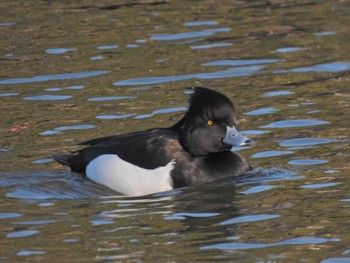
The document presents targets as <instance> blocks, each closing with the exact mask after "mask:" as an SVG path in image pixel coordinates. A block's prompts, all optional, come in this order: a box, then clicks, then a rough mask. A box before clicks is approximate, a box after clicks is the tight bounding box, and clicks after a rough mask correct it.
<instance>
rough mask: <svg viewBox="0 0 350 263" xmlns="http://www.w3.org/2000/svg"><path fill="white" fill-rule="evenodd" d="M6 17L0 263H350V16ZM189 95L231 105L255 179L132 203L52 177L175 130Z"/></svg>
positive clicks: (22, 13)
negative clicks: (107, 147) (85, 159)
mask: <svg viewBox="0 0 350 263" xmlns="http://www.w3.org/2000/svg"><path fill="white" fill-rule="evenodd" d="M0 6H1V8H2V9H3V10H7V12H3V14H2V15H3V17H2V21H1V22H0V27H1V32H0V34H1V38H0V42H1V46H2V47H3V51H2V53H1V54H0V55H1V56H2V57H1V59H0V63H1V65H2V72H1V76H0V85H1V92H0V108H1V112H2V119H1V120H2V122H1V123H2V125H1V128H0V133H1V138H2V141H1V146H0V159H1V160H0V168H1V172H0V198H1V206H0V207H1V208H0V221H1V233H2V238H1V239H0V246H1V251H2V252H1V255H0V260H3V261H6V262H18V261H21V260H23V261H31V262H55V261H57V258H60V259H61V261H62V262H66V261H69V262H83V261H86V262H91V261H98V262H112V261H113V262H119V261H122V262H134V261H135V262H141V261H142V262H158V261H161V262H212V261H219V262H229V261H232V262H282V261H286V262H287V261H288V262H299V261H300V259H302V260H303V261H305V262H327V263H328V262H348V261H349V258H348V257H347V255H349V253H350V252H349V249H348V244H349V242H350V239H349V237H348V234H347V233H348V232H349V231H350V229H349V224H348V218H349V209H348V208H349V202H350V195H349V191H348V189H349V184H350V181H349V179H348V174H349V165H348V163H349V147H348V146H349V142H350V139H349V132H348V131H349V121H348V116H349V114H350V112H349V109H350V107H349V96H350V94H349V77H348V73H349V70H350V62H349V61H350V57H349V52H348V44H349V43H348V42H349V41H348V40H349V30H348V25H349V23H350V20H349V19H350V18H349V15H348V14H349V11H350V6H349V4H348V3H347V2H346V1H313V2H311V1H304V2H303V3H301V2H300V3H293V4H291V3H290V2H288V1H267V2H266V3H265V2H261V1H260V2H256V1H254V2H251V1H241V2H238V1H226V2H225V1H219V2H217V1H216V2H213V1H206V0H205V1H199V2H196V1H191V2H189V1H187V2H184V1H163V0H159V1H158V0H157V1H138V2H137V3H136V2H135V3H127V1H126V2H125V3H119V2H118V1H114V3H112V4H111V3H110V4H108V3H97V2H96V1H95V2H94V1H90V0H82V1H75V2H74V1H33V2H32V3H31V4H30V5H23V4H22V3H20V2H19V1H17V0H13V1H3V2H2V3H1V4H0ZM266 14H268V15H266ZM286 18H288V19H286ZM281 21H283V23H281ZM188 86H209V87H211V88H213V89H215V90H218V91H221V92H223V93H225V94H227V96H228V97H230V98H231V99H232V100H233V102H234V104H235V107H236V109H237V124H238V128H239V129H240V130H242V133H244V134H247V135H249V136H252V137H254V139H255V140H256V142H257V145H256V146H255V147H236V148H232V150H233V151H237V152H239V153H240V154H242V155H243V156H245V157H246V158H247V159H248V160H249V161H250V162H251V164H252V166H253V170H252V171H250V172H249V173H247V174H245V175H242V176H239V177H237V178H227V179H225V180H223V181H220V182H213V183H211V184H208V185H202V186H198V187H188V188H181V189H175V190H174V191H170V192H165V193H158V194H155V195H151V196H144V197H137V198H136V197H126V196H121V195H119V194H118V193H116V192H114V191H112V190H110V189H107V188H105V187H103V186H101V185H96V184H95V183H93V182H91V181H89V180H87V179H85V178H83V177H81V176H80V175H77V174H72V173H70V172H69V171H68V170H65V168H62V167H61V166H60V165H58V164H57V163H55V162H53V160H52V157H51V153H52V152H56V151H64V152H69V151H75V150H78V149H79V147H78V146H76V144H77V143H79V142H81V141H84V140H88V139H92V138H96V137H99V136H108V135H111V134H121V133H127V132H132V131H136V130H143V129H148V128H152V127H169V126H170V125H172V124H174V123H176V122H177V121H178V120H179V119H180V118H181V117H182V116H183V114H184V112H185V111H186V109H187V100H188V97H189V90H186V89H184V88H185V87H188ZM311 114H312V115H311ZM45 135H50V136H45ZM314 252H317V253H314Z"/></svg>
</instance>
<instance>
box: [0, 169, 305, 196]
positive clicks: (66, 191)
mask: <svg viewBox="0 0 350 263" xmlns="http://www.w3.org/2000/svg"><path fill="white" fill-rule="evenodd" d="M300 178H304V177H303V176H300V175H297V174H296V172H294V171H289V170H285V169H280V168H271V169H263V168H257V169H254V170H252V171H250V172H249V173H247V174H244V175H241V176H239V177H236V178H229V179H226V180H225V182H228V184H231V185H232V186H236V187H238V188H239V187H241V186H246V185H255V186H256V185H259V186H263V185H264V184H266V183H268V182H274V181H284V180H296V179H300ZM208 186H209V187H215V188H216V187H218V188H220V187H225V186H224V185H223V184H222V183H218V182H212V183H210V184H209V185H208ZM196 188H197V187H190V188H187V189H186V192H188V191H195V189H196ZM176 190H178V189H175V190H174V191H172V192H171V193H173V194H179V193H181V191H176ZM171 193H158V194H155V195H156V196H166V195H169V194H170V195H173V194H171ZM0 194H1V195H4V196H6V197H12V198H19V199H23V200H26V201H35V200H38V201H42V200H52V199H56V200H61V199H85V198H95V197H104V196H114V197H115V196H118V197H122V196H119V194H118V193H117V192H115V191H113V190H111V189H109V188H107V187H105V186H102V185H99V184H96V183H94V182H92V181H90V180H88V179H86V178H83V177H82V176H80V175H78V174H74V173H70V172H68V171H64V170H57V171H50V172H47V171H40V172H17V173H5V174H2V175H0Z"/></svg>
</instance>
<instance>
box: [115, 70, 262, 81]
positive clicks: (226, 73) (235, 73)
mask: <svg viewBox="0 0 350 263" xmlns="http://www.w3.org/2000/svg"><path fill="white" fill-rule="evenodd" d="M261 69H263V66H249V67H237V68H229V69H226V70H220V71H216V72H209V73H198V74H188V75H178V76H159V77H146V78H133V79H126V80H120V81H117V82H114V83H113V85H115V86H131V85H149V84H160V83H165V82H173V81H180V80H189V79H220V78H232V77H243V76H249V75H252V74H254V73H257V72H258V71H260V70H261Z"/></svg>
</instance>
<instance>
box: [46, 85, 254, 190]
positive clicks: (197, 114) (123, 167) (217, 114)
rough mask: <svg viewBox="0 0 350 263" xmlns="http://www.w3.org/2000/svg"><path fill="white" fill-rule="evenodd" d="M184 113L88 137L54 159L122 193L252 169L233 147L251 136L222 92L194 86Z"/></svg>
mask: <svg viewBox="0 0 350 263" xmlns="http://www.w3.org/2000/svg"><path fill="white" fill-rule="evenodd" d="M189 103H190V105H189V108H188V110H187V112H186V114H185V115H184V117H183V118H182V119H181V120H180V121H179V122H177V123H176V124H175V125H173V126H171V127H169V128H155V129H149V130H145V131H137V132H132V133H128V134H122V135H113V136H107V137H102V138H97V139H92V140H89V141H86V142H83V143H81V144H82V145H88V146H87V147H86V148H83V149H81V150H79V151H77V152H76V153H73V154H65V153H54V154H53V157H54V159H55V160H56V161H57V162H59V163H61V164H63V165H67V166H69V167H70V168H71V170H72V171H73V172H76V173H80V174H83V175H86V176H87V177H88V178H90V179H91V180H93V181H95V182H97V183H100V184H103V185H106V186H108V187H110V188H112V189H114V190H116V191H118V192H120V193H122V194H125V195H131V196H141V195H147V194H152V193H156V192H162V191H168V190H171V189H173V188H178V187H184V186H191V185H199V184H203V183H207V182H211V181H214V180H218V179H222V178H227V177H233V176H237V175H240V174H242V173H245V172H247V171H248V170H250V169H251V166H250V164H249V163H248V161H247V160H246V159H244V158H243V157H242V156H241V155H239V154H237V153H235V152H232V151H231V147H232V146H244V145H253V144H254V141H253V140H252V139H249V138H247V137H245V136H243V135H242V134H241V133H239V132H238V131H237V129H236V118H235V112H236V111H235V108H234V106H233V104H232V102H231V101H230V100H229V99H228V98H227V97H226V96H225V95H223V94H221V93H219V92H217V91H213V90H210V89H207V88H199V87H196V88H194V93H193V94H192V95H191V98H190V101H189Z"/></svg>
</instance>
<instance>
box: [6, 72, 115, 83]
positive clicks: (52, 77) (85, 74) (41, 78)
mask: <svg viewBox="0 0 350 263" xmlns="http://www.w3.org/2000/svg"><path fill="white" fill-rule="evenodd" d="M107 73H110V71H107V70H96V71H85V72H78V73H66V74H56V75H43V76H35V77H32V78H16V79H4V80H1V81H0V84H2V85H4V84H22V83H33V82H43V81H50V80H68V79H80V78H87V77H94V76H99V75H103V74H107Z"/></svg>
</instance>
